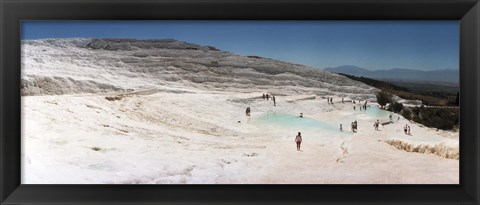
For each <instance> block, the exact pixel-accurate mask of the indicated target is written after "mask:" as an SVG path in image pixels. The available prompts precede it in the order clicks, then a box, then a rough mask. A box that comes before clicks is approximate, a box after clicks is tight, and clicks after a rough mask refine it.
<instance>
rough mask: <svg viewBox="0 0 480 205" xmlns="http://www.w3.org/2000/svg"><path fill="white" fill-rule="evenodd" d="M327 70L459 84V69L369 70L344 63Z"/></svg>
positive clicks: (422, 81) (359, 75) (366, 75)
mask: <svg viewBox="0 0 480 205" xmlns="http://www.w3.org/2000/svg"><path fill="white" fill-rule="evenodd" d="M324 70H325V71H330V72H334V73H343V74H347V75H353V76H358V77H362V76H363V77H366V78H373V79H377V80H387V81H403V82H417V83H418V82H421V83H431V84H455V85H456V84H458V82H459V74H460V72H459V71H458V70H433V71H422V70H413V69H405V68H394V69H390V70H375V71H371V70H367V69H365V68H360V67H357V66H352V65H344V66H338V67H333V68H331V67H329V68H325V69H324Z"/></svg>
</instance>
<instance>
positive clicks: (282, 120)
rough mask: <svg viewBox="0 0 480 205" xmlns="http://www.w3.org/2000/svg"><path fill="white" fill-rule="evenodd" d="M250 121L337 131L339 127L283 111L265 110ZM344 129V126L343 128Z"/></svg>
mask: <svg viewBox="0 0 480 205" xmlns="http://www.w3.org/2000/svg"><path fill="white" fill-rule="evenodd" d="M252 123H255V124H264V125H274V126H280V127H291V128H299V129H305V128H307V129H321V130H328V131H338V130H339V128H338V127H336V126H333V125H330V124H328V123H324V122H322V121H319V120H315V119H312V118H308V117H303V118H300V117H298V116H295V115H291V114H285V113H276V112H266V113H263V114H261V115H260V116H257V117H255V118H254V119H253V120H252ZM344 129H345V128H344Z"/></svg>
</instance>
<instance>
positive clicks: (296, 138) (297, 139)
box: [295, 132, 302, 151]
mask: <svg viewBox="0 0 480 205" xmlns="http://www.w3.org/2000/svg"><path fill="white" fill-rule="evenodd" d="M295 142H296V143H297V151H300V144H302V134H301V133H300V132H298V135H297V136H296V137H295Z"/></svg>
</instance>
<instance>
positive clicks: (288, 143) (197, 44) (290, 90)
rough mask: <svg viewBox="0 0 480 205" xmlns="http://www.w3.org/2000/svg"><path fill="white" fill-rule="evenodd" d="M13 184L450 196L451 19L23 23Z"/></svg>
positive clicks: (454, 65)
mask: <svg viewBox="0 0 480 205" xmlns="http://www.w3.org/2000/svg"><path fill="white" fill-rule="evenodd" d="M20 35H21V36H20V40H21V41H20V52H21V54H20V55H21V58H20V66H21V70H20V73H21V74H20V76H21V79H20V91H19V92H20V95H21V105H20V106H21V156H20V159H21V183H22V184H284V185H285V184H320V185H328V184H343V185H345V184H347V185H348V184H393V185H397V184H415V185H417V184H418V185H422V184H436V185H445V184H453V185H458V184H460V163H459V161H460V160H459V159H460V147H459V141H460V127H461V126H460V106H459V105H460V71H459V70H460V36H459V35H460V22H459V21H458V20H309V21H307V20H275V21H273V20H81V21H80V20H75V21H74V20H24V21H21V22H20Z"/></svg>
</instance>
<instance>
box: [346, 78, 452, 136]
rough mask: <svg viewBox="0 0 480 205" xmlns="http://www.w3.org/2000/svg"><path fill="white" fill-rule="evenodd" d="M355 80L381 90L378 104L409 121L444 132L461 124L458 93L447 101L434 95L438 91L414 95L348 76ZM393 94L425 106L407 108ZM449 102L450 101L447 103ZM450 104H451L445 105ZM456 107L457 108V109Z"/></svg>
mask: <svg viewBox="0 0 480 205" xmlns="http://www.w3.org/2000/svg"><path fill="white" fill-rule="evenodd" d="M345 76H347V77H349V78H352V79H353V80H358V81H361V82H364V83H366V84H368V85H371V86H374V87H376V88H378V89H380V92H378V93H377V94H376V97H377V103H378V104H379V105H380V106H381V107H382V109H383V108H384V107H385V106H386V105H388V107H387V110H389V111H392V112H395V113H399V114H401V115H402V116H403V117H405V118H406V119H408V120H413V121H414V122H417V123H420V124H422V125H425V126H427V127H433V128H437V129H443V130H451V129H454V128H456V127H458V124H459V119H460V118H459V113H460V109H459V107H458V98H459V96H458V92H457V93H455V94H454V96H453V100H452V96H450V95H449V96H447V97H448V98H447V99H444V98H440V97H435V96H433V95H435V94H434V93H435V92H436V91H433V90H432V91H430V94H429V95H425V94H419V93H413V92H411V91H409V89H406V88H402V87H398V86H396V85H392V84H390V83H387V82H382V81H378V80H373V79H368V78H363V77H360V78H359V77H354V76H348V75H345ZM393 94H395V95H397V96H399V97H401V98H403V99H409V100H419V99H420V100H422V103H423V105H422V106H420V107H405V106H403V104H402V103H399V102H396V101H394V100H393ZM447 100H448V101H447ZM445 102H449V103H445ZM425 105H435V106H436V107H428V106H425ZM445 105H450V106H452V105H453V107H442V106H445ZM455 105H456V106H457V107H455Z"/></svg>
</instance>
